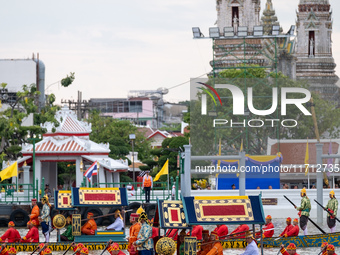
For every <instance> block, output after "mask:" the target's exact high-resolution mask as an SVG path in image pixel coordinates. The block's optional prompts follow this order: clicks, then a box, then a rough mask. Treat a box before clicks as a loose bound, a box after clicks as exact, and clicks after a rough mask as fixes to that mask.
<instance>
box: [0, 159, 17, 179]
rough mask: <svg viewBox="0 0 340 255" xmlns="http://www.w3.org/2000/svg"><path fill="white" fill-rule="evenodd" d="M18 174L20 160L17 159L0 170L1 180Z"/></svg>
mask: <svg viewBox="0 0 340 255" xmlns="http://www.w3.org/2000/svg"><path fill="white" fill-rule="evenodd" d="M14 176H18V162H17V161H15V163H13V164H12V165H10V166H9V167H7V168H5V169H4V170H2V171H1V172H0V178H1V181H3V180H6V179H8V178H11V177H14Z"/></svg>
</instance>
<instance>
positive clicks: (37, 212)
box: [28, 198, 40, 224]
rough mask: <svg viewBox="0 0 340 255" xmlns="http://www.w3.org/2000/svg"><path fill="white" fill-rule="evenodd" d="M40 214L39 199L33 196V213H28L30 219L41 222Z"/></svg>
mask: <svg viewBox="0 0 340 255" xmlns="http://www.w3.org/2000/svg"><path fill="white" fill-rule="evenodd" d="M39 215H40V210H39V206H38V205H37V199H36V198H33V199H32V211H31V214H30V215H28V216H29V217H30V220H31V221H32V220H35V221H36V222H37V223H38V224H39V219H38V218H39Z"/></svg>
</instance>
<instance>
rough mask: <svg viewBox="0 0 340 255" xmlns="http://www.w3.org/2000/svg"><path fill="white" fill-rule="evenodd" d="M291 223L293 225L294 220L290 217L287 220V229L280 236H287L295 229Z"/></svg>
mask: <svg viewBox="0 0 340 255" xmlns="http://www.w3.org/2000/svg"><path fill="white" fill-rule="evenodd" d="M291 223H292V219H291V218H290V217H288V218H287V219H286V224H287V226H286V228H285V229H284V230H283V231H282V233H281V234H280V235H279V236H284V235H285V234H287V233H288V231H290V230H291V229H292V228H293V226H292V224H291Z"/></svg>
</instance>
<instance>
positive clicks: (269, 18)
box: [261, 0, 280, 35]
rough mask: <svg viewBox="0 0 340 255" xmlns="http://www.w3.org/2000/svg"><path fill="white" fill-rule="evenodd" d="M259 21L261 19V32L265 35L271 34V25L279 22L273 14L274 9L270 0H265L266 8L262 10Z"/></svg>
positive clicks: (276, 24) (277, 24)
mask: <svg viewBox="0 0 340 255" xmlns="http://www.w3.org/2000/svg"><path fill="white" fill-rule="evenodd" d="M261 21H262V25H263V33H264V34H265V35H269V34H271V31H272V27H273V25H275V26H279V25H280V23H279V22H278V21H277V17H276V15H275V10H274V8H273V3H272V0H267V2H266V8H265V10H264V11H263V15H262V17H261Z"/></svg>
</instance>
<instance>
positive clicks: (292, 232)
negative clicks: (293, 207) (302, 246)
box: [283, 218, 300, 237]
mask: <svg viewBox="0 0 340 255" xmlns="http://www.w3.org/2000/svg"><path fill="white" fill-rule="evenodd" d="M299 232H300V228H299V220H298V219H296V218H295V219H294V220H293V227H292V228H291V229H290V230H289V231H288V232H287V233H286V234H284V235H283V236H284V237H288V236H298V235H299Z"/></svg>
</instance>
